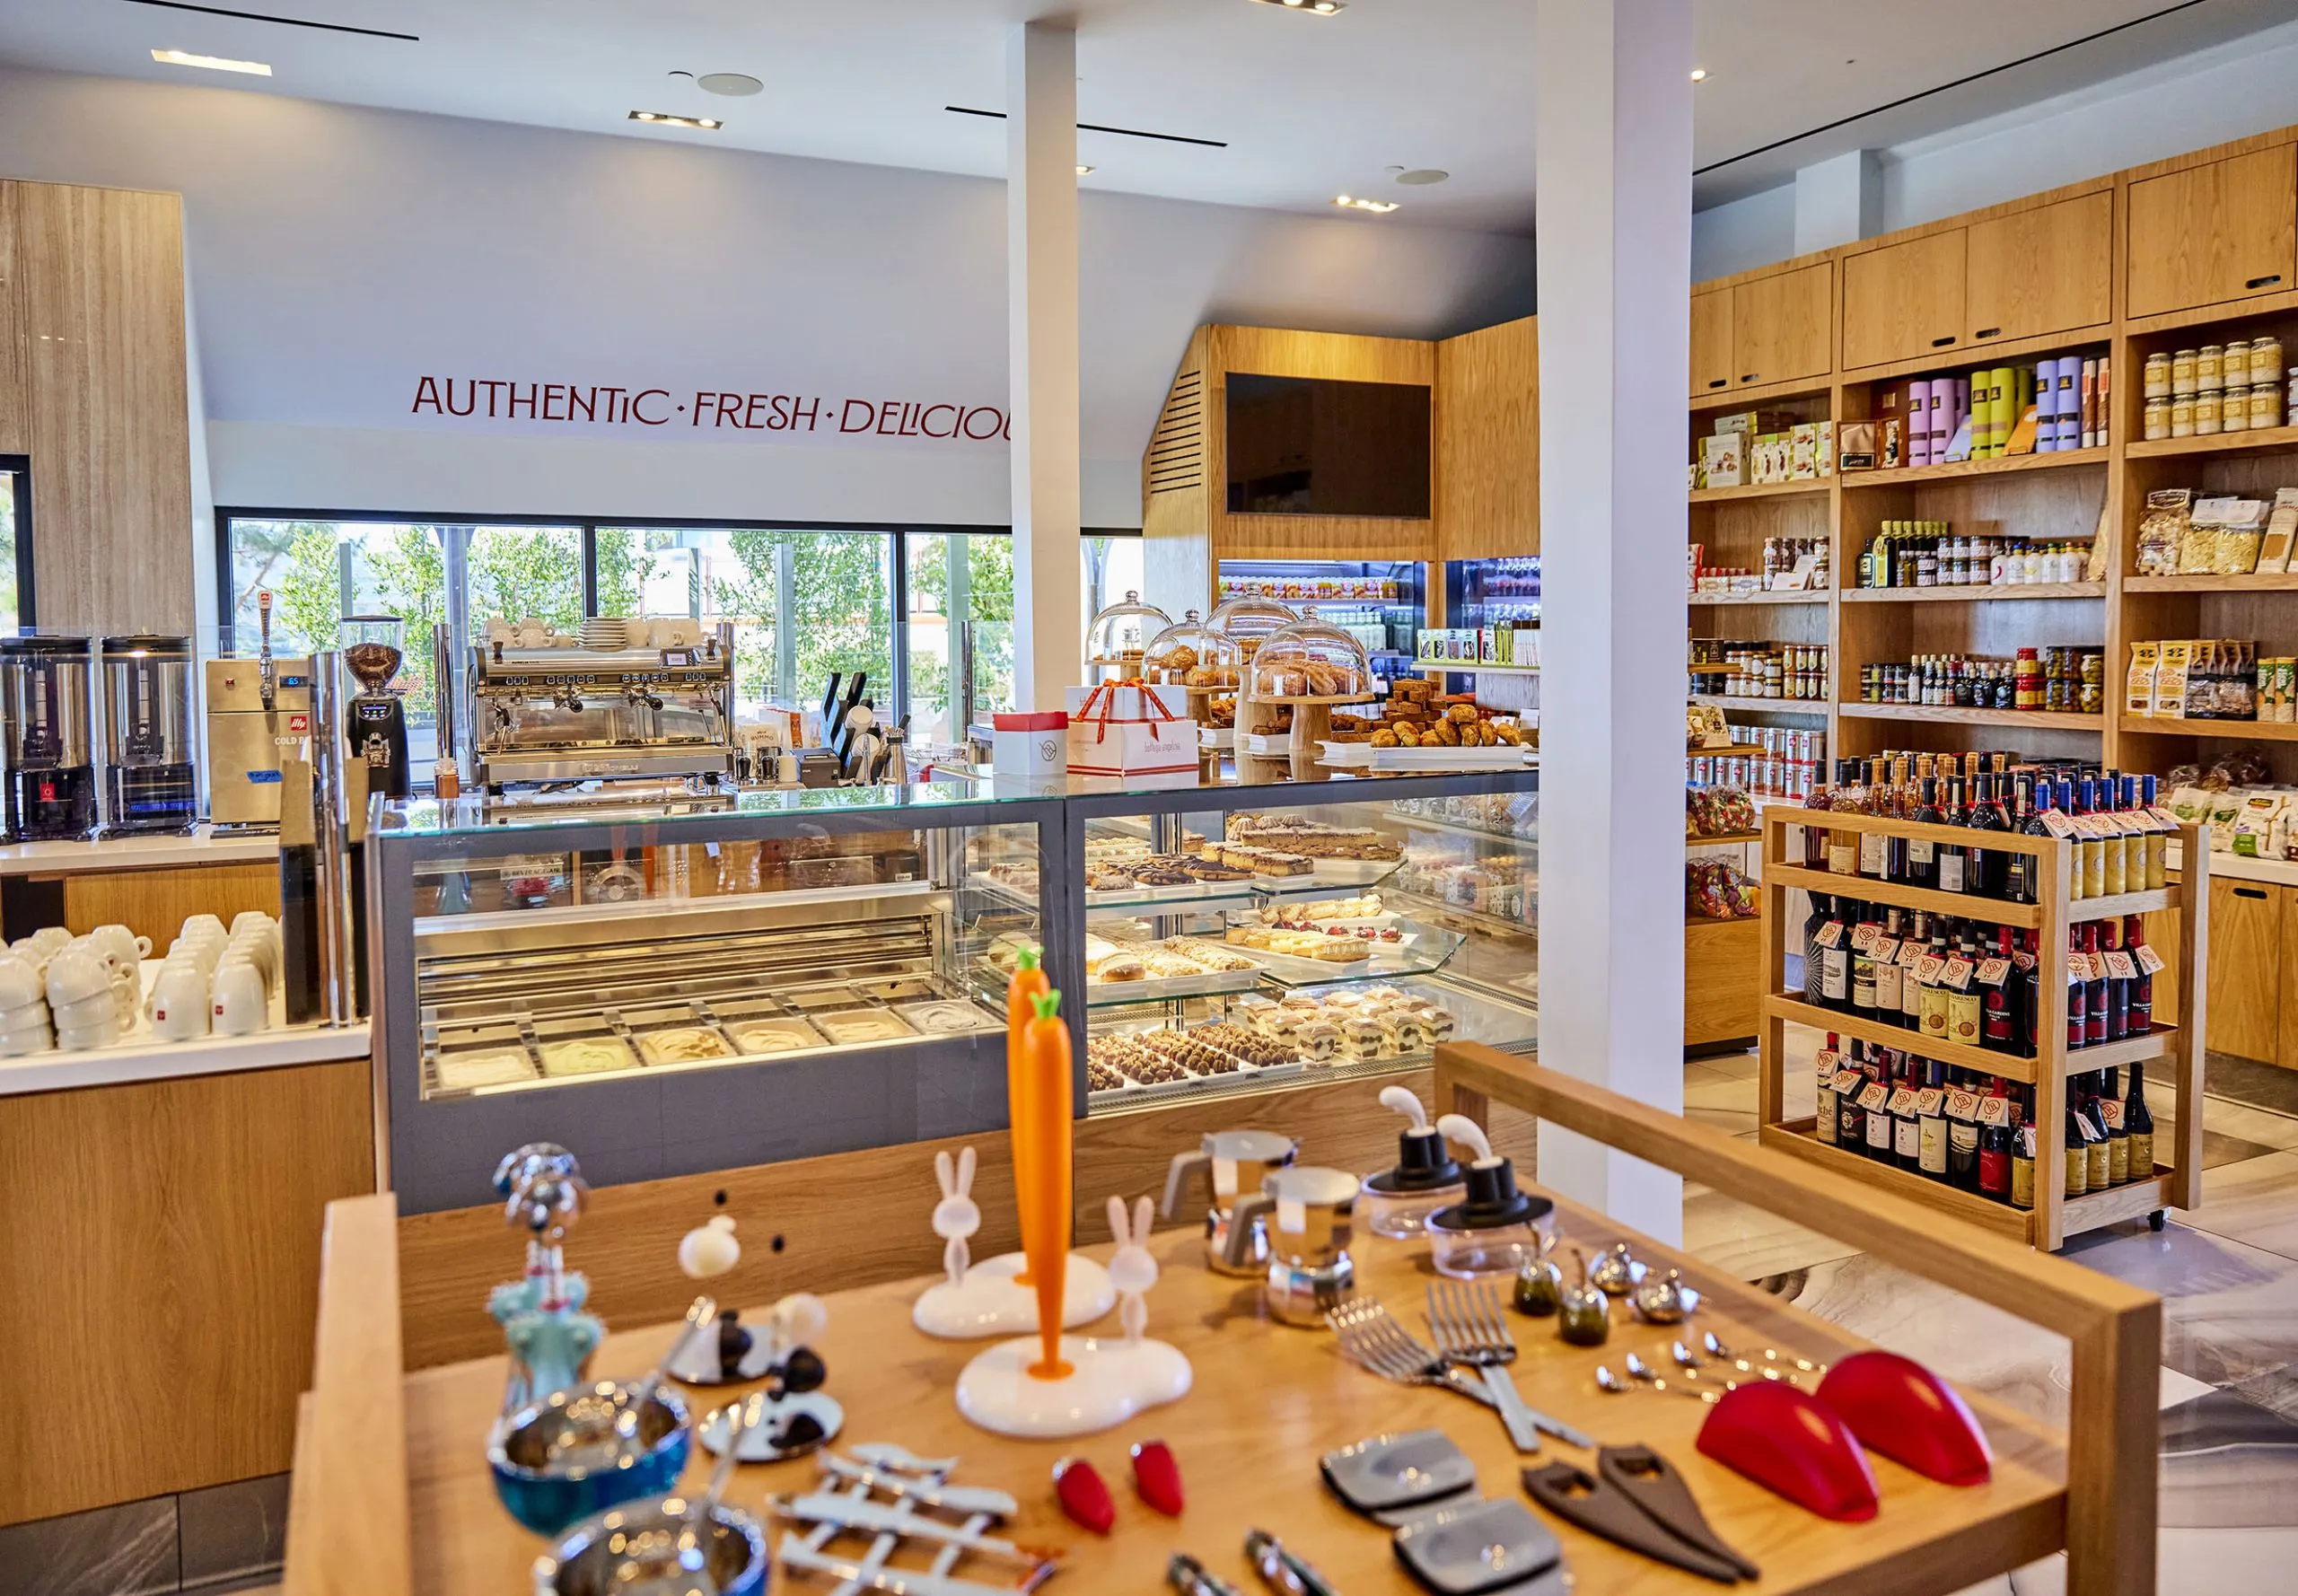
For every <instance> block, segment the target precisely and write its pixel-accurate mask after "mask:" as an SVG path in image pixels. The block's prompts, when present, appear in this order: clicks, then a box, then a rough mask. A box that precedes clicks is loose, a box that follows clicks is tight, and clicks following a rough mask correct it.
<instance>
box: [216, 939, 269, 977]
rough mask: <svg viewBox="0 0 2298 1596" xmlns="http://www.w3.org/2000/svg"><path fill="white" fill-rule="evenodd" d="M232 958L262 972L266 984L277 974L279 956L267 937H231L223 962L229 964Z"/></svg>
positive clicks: (225, 948) (225, 949)
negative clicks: (246, 962) (247, 963)
mask: <svg viewBox="0 0 2298 1596" xmlns="http://www.w3.org/2000/svg"><path fill="white" fill-rule="evenodd" d="M234 958H240V959H245V960H248V961H249V962H250V963H251V964H253V965H254V966H255V967H256V968H257V969H259V970H261V971H263V978H264V979H265V980H266V981H267V982H268V981H269V980H270V979H271V978H272V977H274V976H276V975H277V974H278V973H279V955H278V954H277V953H276V952H275V951H273V949H272V946H271V938H270V937H269V936H268V935H263V934H258V935H255V936H242V937H233V938H232V941H231V942H230V943H229V944H227V945H226V946H225V947H224V963H226V964H229V963H230V962H231V961H232V960H233V959H234Z"/></svg>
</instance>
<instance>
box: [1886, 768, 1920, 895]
mask: <svg viewBox="0 0 2298 1596" xmlns="http://www.w3.org/2000/svg"><path fill="white" fill-rule="evenodd" d="M1888 793H1889V802H1888V803H1887V805H1886V810H1887V812H1888V813H1889V814H1890V818H1891V819H1893V820H1912V819H1913V818H1914V816H1915V804H1914V802H1912V796H1911V792H1910V789H1909V788H1908V775H1907V759H1906V757H1905V756H1904V755H1902V756H1900V757H1899V758H1897V759H1893V760H1892V761H1891V781H1890V787H1889V789H1888ZM1907 847H1908V845H1907V838H1906V837H1901V836H1899V835H1898V834H1897V833H1893V834H1891V835H1890V836H1887V837H1884V838H1883V879H1884V880H1885V881H1905V880H1907V874H1908V851H1907Z"/></svg>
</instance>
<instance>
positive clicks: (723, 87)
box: [695, 72, 766, 100]
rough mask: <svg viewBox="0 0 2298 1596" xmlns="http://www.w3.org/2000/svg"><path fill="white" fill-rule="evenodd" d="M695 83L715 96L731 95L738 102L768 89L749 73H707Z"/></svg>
mask: <svg viewBox="0 0 2298 1596" xmlns="http://www.w3.org/2000/svg"><path fill="white" fill-rule="evenodd" d="M695 82H696V83H699V84H700V85H701V86H702V87H703V88H704V89H706V90H707V91H708V92H711V93H713V94H726V95H731V96H732V97H733V98H735V99H738V100H739V99H741V98H743V97H744V96H747V95H750V94H755V93H757V92H759V90H760V89H763V88H765V87H766V85H765V84H764V83H760V82H759V80H758V79H756V78H754V77H752V76H750V74H748V73H747V72H706V73H704V74H703V75H701V76H700V77H698V78H697V79H696V80H695Z"/></svg>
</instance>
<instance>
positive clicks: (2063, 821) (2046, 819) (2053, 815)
mask: <svg viewBox="0 0 2298 1596" xmlns="http://www.w3.org/2000/svg"><path fill="white" fill-rule="evenodd" d="M2043 829H2044V830H2046V831H2048V832H2049V833H2050V834H2051V835H2052V836H2053V837H2072V836H2074V830H2075V826H2074V816H2073V815H2071V814H2068V813H2067V812H2066V811H2065V810H2063V809H2047V810H2045V811H2043Z"/></svg>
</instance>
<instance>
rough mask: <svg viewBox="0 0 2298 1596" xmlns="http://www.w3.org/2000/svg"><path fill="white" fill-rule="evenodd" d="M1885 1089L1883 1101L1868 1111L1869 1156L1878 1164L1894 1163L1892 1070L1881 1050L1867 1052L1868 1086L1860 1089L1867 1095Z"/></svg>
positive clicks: (1871, 1049)
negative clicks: (1870, 1088) (1879, 1087)
mask: <svg viewBox="0 0 2298 1596" xmlns="http://www.w3.org/2000/svg"><path fill="white" fill-rule="evenodd" d="M1874 1086H1881V1087H1882V1088H1883V1089H1884V1094H1883V1101H1881V1102H1879V1103H1877V1104H1875V1105H1874V1106H1873V1107H1872V1108H1870V1109H1868V1110H1867V1156H1868V1157H1869V1158H1870V1159H1871V1160H1873V1162H1876V1163H1890V1162H1893V1156H1894V1153H1893V1146H1894V1144H1893V1131H1894V1127H1893V1124H1892V1119H1891V1110H1890V1065H1888V1064H1887V1063H1886V1062H1885V1054H1884V1052H1883V1049H1881V1048H1869V1049H1868V1050H1867V1085H1866V1086H1863V1087H1862V1088H1860V1092H1861V1094H1862V1095H1863V1096H1864V1095H1865V1094H1866V1092H1867V1090H1868V1088H1869V1087H1874Z"/></svg>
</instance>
